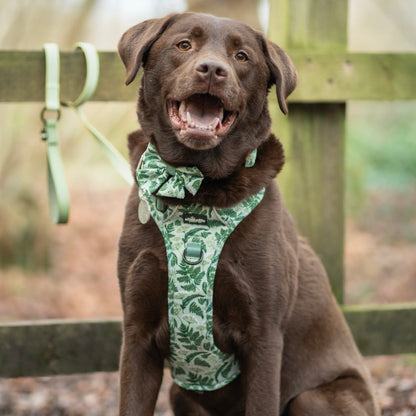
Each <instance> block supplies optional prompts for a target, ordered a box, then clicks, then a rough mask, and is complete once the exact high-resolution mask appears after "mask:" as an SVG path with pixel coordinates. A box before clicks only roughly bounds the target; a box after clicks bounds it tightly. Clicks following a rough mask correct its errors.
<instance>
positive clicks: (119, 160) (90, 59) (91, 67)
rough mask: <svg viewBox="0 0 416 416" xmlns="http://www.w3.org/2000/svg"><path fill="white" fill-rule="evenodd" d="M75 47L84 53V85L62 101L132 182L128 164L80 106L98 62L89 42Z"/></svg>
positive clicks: (94, 78)
mask: <svg viewBox="0 0 416 416" xmlns="http://www.w3.org/2000/svg"><path fill="white" fill-rule="evenodd" d="M75 47H76V49H81V51H82V52H83V53H84V57H85V64H86V77H85V83H84V87H83V89H82V91H81V94H80V95H79V97H78V98H77V99H76V100H75V101H73V102H66V103H63V105H65V106H70V107H73V108H74V109H75V111H76V112H77V114H78V116H79V118H80V120H81V121H82V123H83V124H84V126H85V128H86V129H87V130H88V131H89V132H90V133H91V135H92V136H93V137H94V138H95V139H96V141H97V142H98V144H99V145H100V147H101V149H102V151H103V152H104V154H105V155H106V156H107V158H108V160H109V161H110V162H111V164H112V165H113V167H114V168H115V169H116V171H117V172H118V173H119V174H120V176H121V177H122V178H123V179H124V180H125V181H126V182H127V183H128V184H129V185H132V184H133V177H132V174H131V170H130V166H129V164H128V163H127V161H126V160H125V159H124V157H123V156H122V155H121V154H120V153H119V152H118V150H117V149H116V148H115V147H114V146H113V145H112V143H110V142H109V141H108V140H107V139H106V138H105V136H104V135H103V134H101V133H100V132H99V131H98V130H97V129H96V128H95V127H94V126H93V125H92V124H91V123H90V122H89V121H88V120H87V118H86V116H85V114H84V112H83V111H82V108H81V106H82V105H83V104H84V103H85V102H87V101H88V100H89V99H90V98H91V97H92V96H93V94H94V92H95V90H96V87H97V84H98V80H99V75H100V62H99V58H98V54H97V50H96V49H95V47H94V46H93V45H91V44H89V43H85V42H80V43H77V44H76V45H75Z"/></svg>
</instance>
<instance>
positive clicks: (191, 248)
mask: <svg viewBox="0 0 416 416" xmlns="http://www.w3.org/2000/svg"><path fill="white" fill-rule="evenodd" d="M203 257H204V252H203V250H202V245H201V243H197V242H193V241H192V242H190V243H188V244H187V245H186V247H185V250H184V251H183V260H184V262H185V263H186V264H189V265H190V266H195V265H197V264H199V263H201V261H202V259H203Z"/></svg>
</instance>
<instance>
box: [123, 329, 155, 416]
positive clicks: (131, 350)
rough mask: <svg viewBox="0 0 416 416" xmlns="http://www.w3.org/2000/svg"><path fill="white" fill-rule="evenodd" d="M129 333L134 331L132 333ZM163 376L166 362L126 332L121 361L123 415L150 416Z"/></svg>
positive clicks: (133, 333) (133, 334) (131, 330)
mask: <svg viewBox="0 0 416 416" xmlns="http://www.w3.org/2000/svg"><path fill="white" fill-rule="evenodd" d="M129 332H131V333H130V334H129ZM162 377H163V360H162V359H161V358H160V357H158V356H157V352H155V351H150V350H149V348H146V347H145V346H143V345H139V344H138V342H137V336H136V334H135V331H134V329H126V328H125V329H124V339H123V347H122V352H121V359H120V416H133V415H134V416H151V415H153V413H154V409H155V405H156V400H157V396H158V393H159V389H160V385H161V382H162Z"/></svg>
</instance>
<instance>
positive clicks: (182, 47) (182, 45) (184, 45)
mask: <svg viewBox="0 0 416 416" xmlns="http://www.w3.org/2000/svg"><path fill="white" fill-rule="evenodd" d="M176 46H177V47H178V49H179V50H180V51H189V49H191V48H192V45H191V42H189V41H187V40H183V41H182V42H179V43H178V44H177V45H176Z"/></svg>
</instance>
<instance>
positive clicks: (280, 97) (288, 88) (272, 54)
mask: <svg viewBox="0 0 416 416" xmlns="http://www.w3.org/2000/svg"><path fill="white" fill-rule="evenodd" d="M260 36H261V41H262V44H263V52H264V55H265V57H266V62H267V66H268V67H269V71H270V76H271V79H270V84H271V85H272V84H276V95H277V101H278V102H279V107H280V109H281V110H282V112H283V113H284V114H287V112H288V111H287V105H286V98H287V97H288V96H289V95H290V94H291V92H292V91H293V90H294V89H295V87H296V83H297V79H298V75H297V71H296V68H295V66H294V65H293V62H292V61H291V59H290V58H289V56H288V55H287V53H286V52H285V51H284V50H283V49H282V48H280V47H279V46H277V45H276V44H275V43H273V42H270V41H269V40H268V39H266V38H265V37H264V36H263V35H262V34H260Z"/></svg>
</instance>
